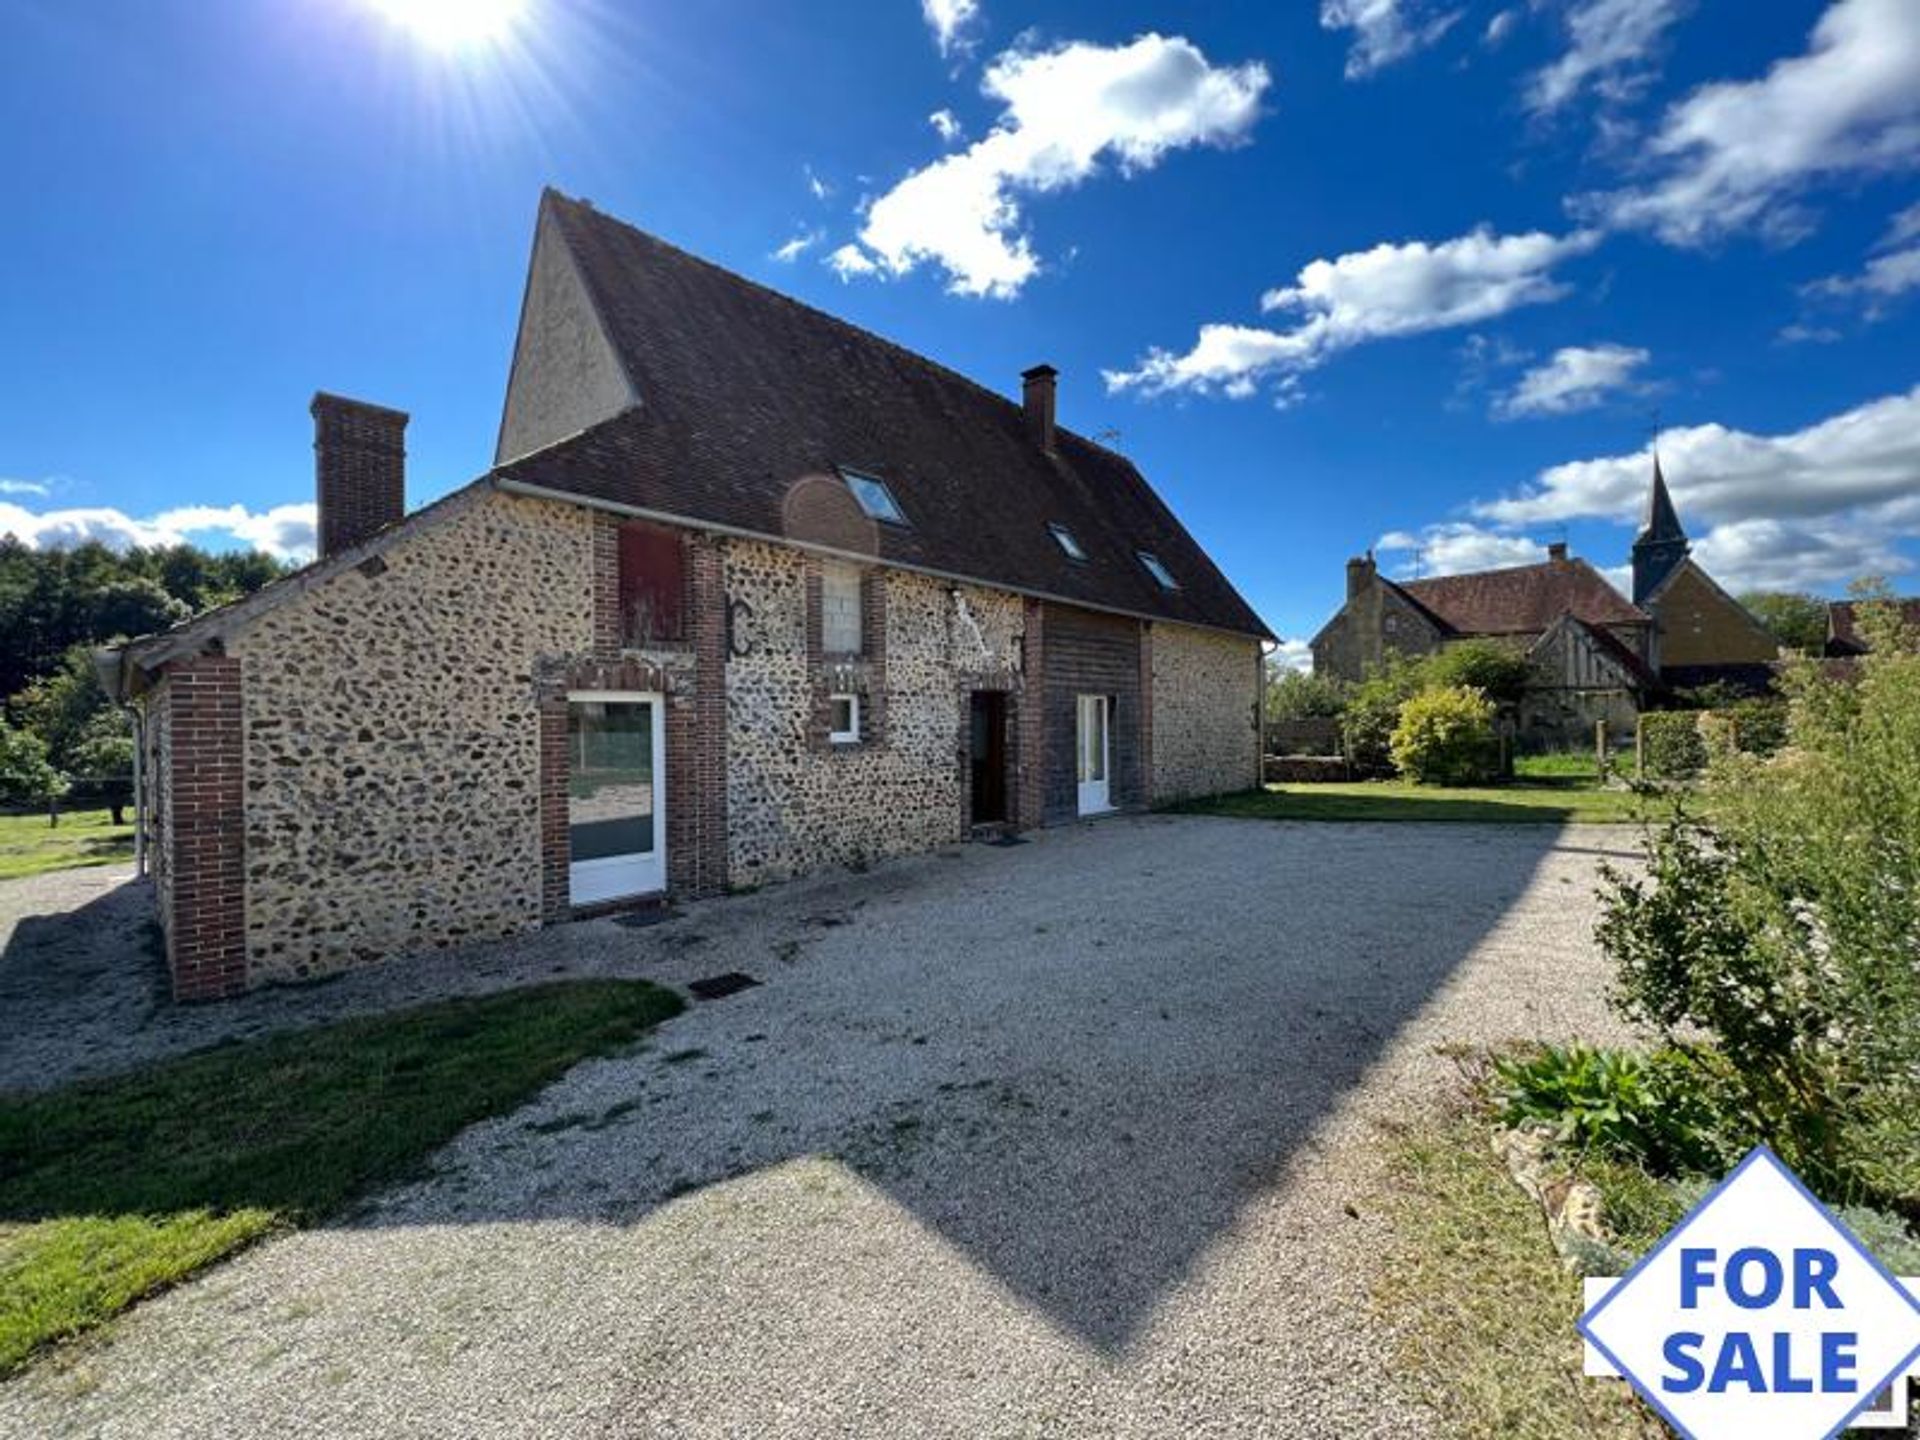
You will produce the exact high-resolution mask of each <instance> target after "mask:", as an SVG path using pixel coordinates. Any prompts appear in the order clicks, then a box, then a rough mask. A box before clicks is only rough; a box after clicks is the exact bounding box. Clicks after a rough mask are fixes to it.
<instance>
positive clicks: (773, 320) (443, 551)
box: [102, 192, 1271, 999]
mask: <svg viewBox="0 0 1920 1440" xmlns="http://www.w3.org/2000/svg"><path fill="white" fill-rule="evenodd" d="M1023 380H1024V384H1023V391H1022V395H1021V398H1020V399H1019V400H1017V401H1012V400H1008V399H1006V398H1004V397H1003V396H1001V395H999V394H996V393H994V392H993V391H990V390H987V389H985V388H983V387H981V386H979V385H977V384H975V383H973V382H972V381H970V380H967V379H965V378H964V377H962V376H960V375H957V374H955V373H954V372H952V371H950V370H947V369H945V368H943V367H942V366H940V365H937V364H935V363H933V362H932V361H929V360H926V359H924V358H922V357H920V356H918V355H915V354H912V353H910V352H908V351H906V350H903V349H902V348H900V347H899V346H897V345H893V344H890V343H888V342H887V341H885V340H882V339H880V338H878V337H877V336H874V335H871V334H868V333H866V332H865V331H862V330H859V329H856V328H855V327H854V326H852V325H849V324H846V323H844V322H842V321H840V320H837V319H835V318H833V317H832V316H829V315H825V314H822V313H821V312H819V311H817V310H813V309H810V308H809V307H807V306H805V305H802V304H799V303H797V302H795V301H793V300H791V299H788V298H786V297H785V296H782V295H779V294H776V293H774V292H773V291H770V290H767V289H764V288H763V287H761V286H759V285H756V284H754V283H752V282H750V281H747V280H745V279H742V278H741V277H739V276H737V275H733V274H730V273H728V272H727V271H725V270H722V269H720V268H718V267H716V266H714V265H711V264H708V263H706V262H705V261H702V260H699V259H697V258H695V257H694V256H691V255H688V254H686V253H684V252H682V251H679V250H676V249H674V248H673V247H672V246H669V245H667V244H665V243H663V242H662V241H660V240H657V239H655V238H653V237H652V236H650V235H646V234H644V233H642V232H641V231H639V230H636V229H634V228H632V227H631V226H628V225H625V224H622V223H620V222H618V221H615V220H613V219H610V218H608V217H607V216H605V215H602V214H600V213H598V212H596V211H595V210H594V208H593V207H592V206H591V205H589V204H586V203H584V202H580V201H575V200H570V199H567V198H564V197H562V196H560V195H557V194H555V193H553V192H548V193H547V194H546V195H545V196H544V197H543V199H542V203H541V206H540V211H539V218H538V222H537V225H536V229H535V238H534V244H533V252H532V258H531V262H530V266H529V273H528V279H527V285H526V292H525V297H524V300H523V304H522V309H521V316H520V326H519V334H518V340H517V342H516V346H515V350H514V356H513V365H512V370H511V374H510V378H509V381H508V386H507V394H506V401H505V406H504V411H503V415H502V419H501V425H500V434H499V441H498V452H497V457H496V464H495V467H494V469H493V470H492V471H490V472H489V473H488V474H486V475H485V476H483V477H481V478H480V479H478V480H476V481H474V482H473V483H471V484H469V485H467V486H465V487H464V488H462V489H459V490H456V491H454V492H453V493H451V494H449V495H447V496H445V497H444V498H442V499H440V500H437V501H435V502H433V503H432V504H430V505H427V506H425V507H423V508H421V509H419V510H417V511H415V512H413V513H412V514H404V513H403V511H404V500H403V494H404V489H405V478H404V455H405V429H406V424H407V417H406V416H405V415H404V414H402V413H400V412H398V411H395V410H389V409H385V408H382V407H379V406H375V405H369V404H364V403H361V402H358V401H354V400H345V399H340V398H338V397H335V396H330V395H324V394H323V395H319V396H316V397H315V399H314V402H313V415H314V420H315V427H316V428H315V441H314V448H315V453H316V468H317V472H318V498H319V552H320V553H319V558H318V559H317V560H316V561H315V562H314V563H313V564H311V565H309V566H307V567H306V568H304V569H302V570H300V571H299V572H297V573H295V574H293V575H291V576H288V577H287V578H285V579H283V580H280V581H278V582H276V583H274V584H272V585H270V586H268V587H267V588H265V589H263V590H261V591H260V592H259V593H257V594H255V595H253V596H252V597H250V598H248V599H246V600H243V601H240V602H238V603H236V604H233V605H230V606H227V607H225V608H224V609H221V610H217V611H214V612H211V613H209V614H207V615H203V616H201V617H199V618H197V619H195V620H193V621H191V622H189V623H187V624H184V625H182V626H180V627H177V628H176V629H174V630H171V631H168V632H166V633H164V634H160V635H155V636H151V637H148V638H145V639H142V640H138V641H134V642H132V643H130V644H128V645H126V646H124V647H122V648H121V649H119V650H117V651H110V652H104V653H103V655H102V670H103V678H105V679H107V680H108V681H109V682H110V688H111V689H112V690H113V692H114V693H115V694H116V696H117V697H118V698H120V699H122V700H123V701H125V702H126V703H128V704H129V705H131V706H132V707H133V708H134V709H135V711H136V713H137V715H138V716H139V723H140V729H141V734H142V741H141V755H142V759H143V775H144V784H143V787H142V788H143V802H144V803H143V810H144V815H145V823H146V825H147V826H148V827H149V833H150V834H151V836H152V842H153V843H152V844H151V846H150V850H151V858H152V870H153V873H154V876H155V879H156V882H157V891H158V903H159V909H160V914H161V919H162V922H163V925H164V928H165V931H166V937H167V953H168V957H169V961H170V965H171V970H172V976H173V986H174V992H175V994H176V995H177V996H179V997H181V998H183V999H201V998H210V997H217V996H223V995H229V994H232V993H234V992H237V991H240V990H243V989H245V988H247V987H250V986H254V985H258V984H261V983H263V982H271V981H282V980H296V979H302V978H307V977H312V976H318V975H324V974H327V973H329V972H333V971H337V970H340V969H342V968H344V967H348V966H353V965H358V964H363V963H367V962H371V961H377V960H379V959H382V958H384V957H387V956H391V955H395V954H399V953H402V952H406V951H412V950H418V949H422V948H427V947H433V946H442V945H449V944H454V943H457V942H461V941H467V940H473V939H478V938H483V937H489V936H500V935H506V934H510V933H513V932H516V931H521V930H525V929H527V928H530V927H534V926H540V925H546V924H552V923H554V922H557V921H563V920H567V919H569V918H571V917H575V916H580V915H583V914H593V913H599V912H600V911H602V910H604V909H608V908H615V907H620V906H627V905H633V904H636V903H648V902H654V901H657V900H658V899H659V898H660V897H662V896H680V897H690V896H702V895H710V894H713V893H716V892H719V891H722V890H725V889H728V888H730V887H751V886H754V885H758V884H760V883H762V882H766V881H772V880H779V879H782V878H784V877H788V876H792V875H796V874H798V873H800V872H802V871H806V870H809V869H812V868H815V867H819V866H823V865H827V864H831V863H834V862H859V861H864V860H867V859H872V858H876V857H881V856H887V855H893V854H898V853H902V852H909V851H917V850H925V849H928V848H931V847H935V846H939V845H943V844H947V843H950V842H952V841H956V840H959V839H962V838H965V837H967V836H968V835H969V834H970V833H992V832H993V831H995V830H998V829H1020V828H1028V827H1035V826H1041V825H1047V824H1051V823H1055V822H1063V821H1071V820H1074V819H1076V818H1078V817H1082V816H1092V815H1098V814H1102V813H1105V812H1108V811H1113V810H1123V811H1124V810H1133V809H1138V808H1141V807H1144V806H1147V805H1150V804H1154V803H1156V802H1160V801H1165V800H1173V799H1179V798H1183V797H1188V796H1193V795H1199V794H1206V793H1213V792H1220V791H1230V790H1238V789H1243V788H1246V787H1248V786H1251V785H1253V784H1255V783H1256V781H1257V777H1258V763H1259V761H1258V706H1259V692H1260V678H1261V676H1260V670H1261V648H1262V642H1263V641H1268V640H1270V639H1271V636H1270V634H1269V632H1268V631H1267V629H1266V627H1265V626H1264V625H1263V624H1262V623H1261V621H1260V620H1259V618H1258V617H1257V616H1256V615H1255V614H1254V613H1253V611H1252V610H1251V609H1250V608H1249V607H1248V606H1247V604H1246V602H1245V601H1244V600H1242V599H1241V597H1240V596H1239V594H1238V593H1236V592H1235V590H1234V588H1233V586H1232V585H1231V584H1229V583H1228V581H1227V580H1226V578H1225V577H1224V576H1223V575H1222V574H1221V573H1220V571H1219V570H1218V569H1217V568H1216V567H1215V566H1214V564H1213V562H1212V561H1211V560H1209V559H1208V557H1207V555H1206V554H1205V552H1203V551H1202V550H1201V548H1200V547H1199V545H1198V544H1196V543H1195V542H1194V540H1193V538H1192V537H1191V536H1190V535H1189V534H1188V533H1187V531H1186V530H1185V529H1184V528H1183V527H1182V526H1181V524H1180V522H1179V521H1178V520H1177V519H1176V518H1175V517H1174V515H1173V513H1172V512H1171V511H1170V510H1169V509H1168V508H1167V506H1166V505H1165V504H1164V503H1163V502H1162V501H1161V499H1160V498H1159V496H1158V495H1156V494H1155V493H1154V491H1153V489H1152V487H1151V486H1150V485H1149V484H1148V483H1147V481H1146V480H1145V479H1144V478H1143V477H1142V476H1141V474H1140V473H1139V471H1138V470H1136V469H1135V468H1134V466H1133V465H1132V464H1131V463H1129V462H1128V461H1127V460H1126V459H1124V458H1123V457H1121V456H1120V455H1118V454H1116V453H1114V452H1113V451H1111V450H1109V449H1106V448H1104V447H1102V446H1100V445H1097V444H1095V443H1093V442H1091V441H1089V440H1086V439H1083V438H1082V437H1081V436H1079V435H1077V434H1075V433H1073V432H1072V431H1070V430H1068V429H1066V428H1064V427H1063V426H1060V425H1059V424H1057V423H1056V420H1055V413H1054V410H1055V383H1056V381H1055V372H1054V371H1053V370H1052V369H1051V368H1049V367H1047V366H1044V365H1042V366H1036V367H1034V368H1033V369H1031V370H1029V371H1027V372H1026V374H1025V376H1024V377H1023Z"/></svg>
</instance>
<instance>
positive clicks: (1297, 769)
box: [1264, 755, 1352, 785]
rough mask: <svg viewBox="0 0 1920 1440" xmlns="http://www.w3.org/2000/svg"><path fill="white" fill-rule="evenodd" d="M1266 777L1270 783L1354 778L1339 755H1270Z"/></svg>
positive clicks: (1288, 783) (1307, 782) (1265, 770)
mask: <svg viewBox="0 0 1920 1440" xmlns="http://www.w3.org/2000/svg"><path fill="white" fill-rule="evenodd" d="M1264 777H1265V779H1266V781H1267V783H1268V784H1269V785H1299V784H1312V783H1315V782H1320V783H1325V782H1329V781H1337V780H1349V779H1351V778H1352V776H1351V774H1350V773H1349V772H1348V769H1347V762H1346V761H1345V760H1344V759H1343V758H1342V757H1340V756H1338V755H1269V756H1267V757H1266V762H1265V766H1264Z"/></svg>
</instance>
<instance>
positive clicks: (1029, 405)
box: [1020, 365, 1060, 455]
mask: <svg viewBox="0 0 1920 1440" xmlns="http://www.w3.org/2000/svg"><path fill="white" fill-rule="evenodd" d="M1059 375H1060V372H1059V371H1058V370H1056V369H1054V368H1053V366H1051V365H1036V366H1034V367H1033V368H1032V369H1031V370H1022V371H1021V372H1020V401H1021V404H1022V405H1024V406H1025V407H1026V411H1027V428H1028V429H1029V430H1031V431H1032V432H1033V438H1034V439H1035V440H1036V441H1038V442H1039V445H1040V448H1041V449H1042V450H1045V451H1046V452H1047V453H1048V454H1049V455H1051V454H1052V453H1053V406H1054V392H1055V389H1056V388H1057V385H1058V380H1059Z"/></svg>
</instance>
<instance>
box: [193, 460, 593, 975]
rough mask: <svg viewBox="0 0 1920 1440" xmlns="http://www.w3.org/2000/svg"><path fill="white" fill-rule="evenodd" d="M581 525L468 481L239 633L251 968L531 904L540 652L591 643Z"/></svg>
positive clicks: (454, 937) (480, 932) (450, 932)
mask: <svg viewBox="0 0 1920 1440" xmlns="http://www.w3.org/2000/svg"><path fill="white" fill-rule="evenodd" d="M592 532H593V517H592V515H591V513H590V512H588V511H586V510H583V509H580V508H578V507H574V506H568V505H562V504H557V503H550V502H545V501H538V500H531V499H526V498H523V497H519V496H514V495H508V494H503V493H499V492H492V491H485V492H476V493H475V495H474V497H473V498H472V499H471V500H458V501H455V502H453V506H452V507H451V508H450V510H449V511H447V512H443V513H441V514H440V515H438V516H436V517H434V518H433V519H431V520H430V521H429V522H428V523H425V524H422V525H420V526H418V528H417V529H416V530H415V531H414V532H413V533H412V534H407V535H403V536H401V537H399V538H398V539H397V540H396V541H395V542H394V543H393V544H392V545H390V546H388V547H387V548H385V549H384V550H382V551H381V552H380V553H379V555H378V556H377V557H376V558H374V559H371V560H369V561H367V562H365V563H363V564H362V565H360V566H357V567H354V568H351V569H348V570H344V571H341V572H339V573H337V574H335V575H333V576H331V577H329V578H328V579H326V580H325V581H323V582H321V583H319V584H317V585H314V586H313V587H312V588H310V589H308V590H306V591H304V592H302V593H299V594H296V595H294V596H292V597H290V598H289V599H287V600H285V601H283V602H282V603H281V604H280V605H279V606H277V607H276V608H274V609H272V610H270V611H268V612H267V613H265V614H263V615H262V616H261V617H260V618H259V619H258V620H256V621H254V622H253V623H252V625H250V626H249V627H248V628H247V629H246V630H245V631H244V632H243V633H242V634H241V635H240V636H239V637H237V638H236V639H234V640H233V641H232V642H231V644H230V651H231V653H232V654H233V655H234V656H236V657H237V658H239V659H240V660H241V661H242V663H243V666H244V670H245V676H246V684H245V704H244V725H245V746H246V776H247V782H246V783H247V790H246V940H247V952H248V968H249V972H250V973H249V979H250V980H251V981H252V982H253V983H259V982H261V981H263V980H272V979H292V978H298V977H306V976H313V975H320V974H325V973H327V972H330V971H333V970H338V969H341V968H343V967H346V966H349V965H353V964H357V963H361V962H365V961H370V960H378V959H384V958H387V957H389V956H393V955H398V954H402V953H405V952H406V951H408V950H417V949H421V948H426V947H429V946H437V945H447V944H454V943H459V942H461V941H465V940H471V939H476V938H481V937H485V936H496V935H501V934H506V933H510V932H512V931H515V930H519V929H522V928H525V927H527V926H530V925H534V924H537V923H538V922H539V919H540V880H541V863H540V832H539V795H538V781H539V773H540V772H539V748H538V746H539V725H538V714H537V709H536V702H535V685H534V670H535V664H536V661H538V660H539V659H541V658H542V657H552V656H556V655H566V654H581V653H584V652H586V651H587V650H588V649H589V648H590V646H591V644H592V625H593V613H592V598H593V585H592Z"/></svg>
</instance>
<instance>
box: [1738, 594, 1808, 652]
mask: <svg viewBox="0 0 1920 1440" xmlns="http://www.w3.org/2000/svg"><path fill="white" fill-rule="evenodd" d="M1740 603H1741V604H1742V605H1744V606H1746V607H1747V609H1748V611H1749V612H1751V613H1752V615H1753V618H1754V619H1756V620H1758V621H1759V622H1760V623H1761V624H1762V625H1764V626H1766V627H1767V629H1768V630H1770V631H1772V632H1773V638H1774V639H1776V640H1778V641H1779V642H1780V643H1781V644H1782V645H1784V646H1785V647H1786V648H1787V649H1789V650H1799V651H1802V652H1804V653H1805V654H1808V655H1818V654H1819V653H1820V652H1821V650H1822V649H1824V648H1825V646H1826V643H1827V602H1826V601H1824V600H1822V599H1821V598H1820V597H1819V596H1818V595H1808V594H1805V593H1804V592H1802V591H1798V590H1749V591H1748V592H1747V593H1746V594H1744V595H1742V596H1741V597H1740Z"/></svg>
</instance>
